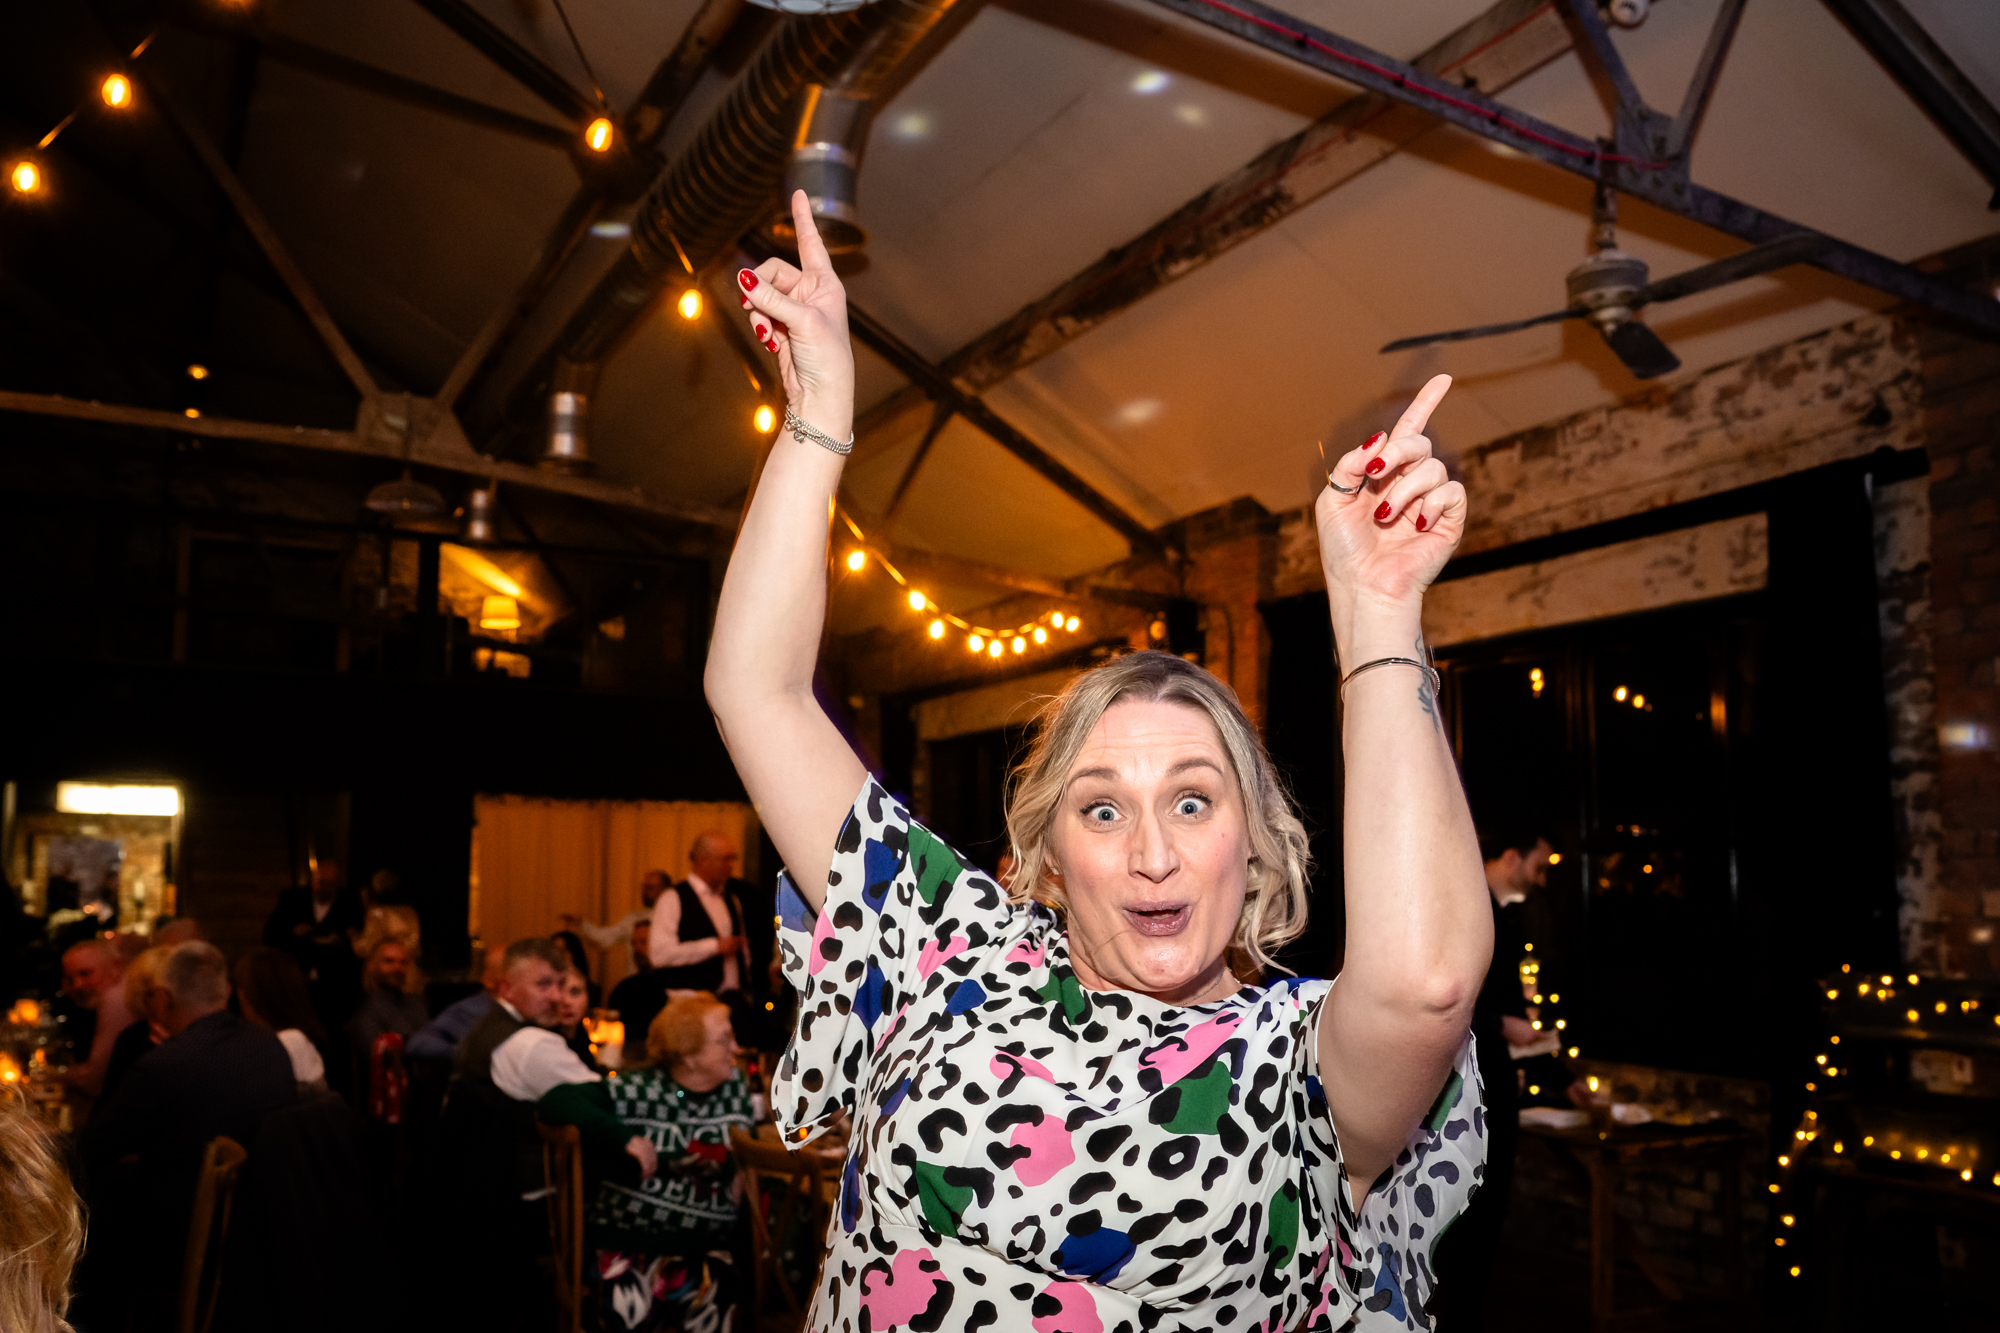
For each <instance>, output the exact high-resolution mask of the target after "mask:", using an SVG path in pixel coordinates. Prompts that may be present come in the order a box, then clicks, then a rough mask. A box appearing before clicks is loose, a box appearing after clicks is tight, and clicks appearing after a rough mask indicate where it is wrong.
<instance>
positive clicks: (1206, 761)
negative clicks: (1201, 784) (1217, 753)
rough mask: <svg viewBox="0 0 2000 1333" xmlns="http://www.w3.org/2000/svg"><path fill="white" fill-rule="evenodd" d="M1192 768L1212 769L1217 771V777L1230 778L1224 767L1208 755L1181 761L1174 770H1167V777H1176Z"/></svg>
mask: <svg viewBox="0 0 2000 1333" xmlns="http://www.w3.org/2000/svg"><path fill="white" fill-rule="evenodd" d="M1191 768H1212V769H1214V770H1215V773H1216V776H1217V777H1227V776H1228V774H1227V773H1225V772H1224V771H1223V768H1222V765H1221V764H1218V763H1216V762H1215V761H1214V760H1213V759H1210V758H1209V757H1208V756H1207V755H1196V756H1195V757H1194V758H1192V759H1183V760H1181V761H1180V762H1179V763H1178V764H1175V765H1174V766H1173V767H1172V768H1170V769H1168V770H1167V776H1168V777H1170V778H1171V777H1176V776H1178V775H1180V774H1182V773H1185V772H1187V771H1188V770H1189V769H1191Z"/></svg>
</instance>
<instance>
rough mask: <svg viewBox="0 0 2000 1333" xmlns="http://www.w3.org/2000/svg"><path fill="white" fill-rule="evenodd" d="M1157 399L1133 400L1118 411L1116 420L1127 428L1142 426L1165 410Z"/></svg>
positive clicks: (1163, 405)
mask: <svg viewBox="0 0 2000 1333" xmlns="http://www.w3.org/2000/svg"><path fill="white" fill-rule="evenodd" d="M1165 408H1166V404H1165V403H1163V402H1161V401H1160V400H1159V399H1157V398H1135V399H1133V400H1132V401H1131V402H1129V403H1127V404H1125V406H1123V407H1121V408H1119V409H1118V419H1119V420H1120V421H1122V422H1124V423H1125V424H1126V425H1128V426H1143V425H1145V424H1146V423H1147V422H1148V421H1151V420H1152V419H1153V418H1154V417H1156V416H1158V415H1160V413H1161V412H1162V411H1163V410H1165Z"/></svg>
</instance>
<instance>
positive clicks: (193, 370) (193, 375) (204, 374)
mask: <svg viewBox="0 0 2000 1333" xmlns="http://www.w3.org/2000/svg"><path fill="white" fill-rule="evenodd" d="M188 378H189V379H191V380H205V379H207V378H208V367H207V366H204V365H201V364H199V363H196V364H195V365H192V366H189V367H188Z"/></svg>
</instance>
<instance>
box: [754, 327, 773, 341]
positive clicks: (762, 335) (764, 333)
mask: <svg viewBox="0 0 2000 1333" xmlns="http://www.w3.org/2000/svg"><path fill="white" fill-rule="evenodd" d="M770 338H771V331H770V330H769V329H767V328H765V327H764V326H763V325H762V324H759V325H758V326H757V341H758V342H769V341H770Z"/></svg>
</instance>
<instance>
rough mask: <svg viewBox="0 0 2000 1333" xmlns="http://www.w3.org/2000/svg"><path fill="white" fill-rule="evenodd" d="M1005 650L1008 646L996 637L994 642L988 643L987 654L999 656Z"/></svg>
mask: <svg viewBox="0 0 2000 1333" xmlns="http://www.w3.org/2000/svg"><path fill="white" fill-rule="evenodd" d="M1005 651H1006V646H1005V645H1004V644H1002V643H1001V642H1000V640H998V639H995V640H993V642H991V643H989V644H987V645H986V655H987V656H988V657H998V656H1000V654H1001V653H1003V652H1005Z"/></svg>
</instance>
